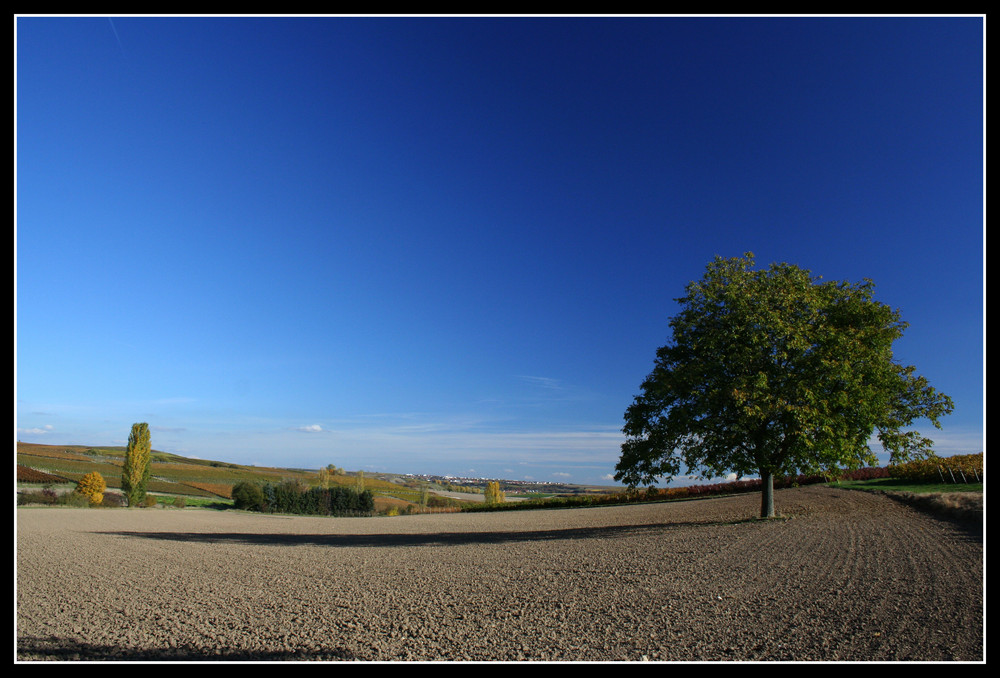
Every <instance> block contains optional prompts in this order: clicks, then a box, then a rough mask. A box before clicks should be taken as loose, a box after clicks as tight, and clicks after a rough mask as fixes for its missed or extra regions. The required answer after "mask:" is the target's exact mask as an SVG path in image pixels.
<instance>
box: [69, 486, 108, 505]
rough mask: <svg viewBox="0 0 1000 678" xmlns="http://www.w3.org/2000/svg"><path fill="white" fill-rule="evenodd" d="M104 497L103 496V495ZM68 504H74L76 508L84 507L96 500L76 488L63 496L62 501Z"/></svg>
mask: <svg viewBox="0 0 1000 678" xmlns="http://www.w3.org/2000/svg"><path fill="white" fill-rule="evenodd" d="M102 499H103V497H102ZM60 503H62V504H65V505H66V506H74V507H76V508H83V507H85V506H91V505H93V503H94V501H93V499H92V498H91V497H89V496H87V495H85V494H80V493H79V492H77V491H76V490H73V491H72V492H70V493H68V494H64V495H63V496H62V501H61V502H60Z"/></svg>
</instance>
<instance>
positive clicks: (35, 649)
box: [16, 487, 985, 662]
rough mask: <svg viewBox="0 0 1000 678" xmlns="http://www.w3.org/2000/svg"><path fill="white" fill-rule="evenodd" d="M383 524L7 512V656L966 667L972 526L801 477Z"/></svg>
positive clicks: (976, 628)
mask: <svg viewBox="0 0 1000 678" xmlns="http://www.w3.org/2000/svg"><path fill="white" fill-rule="evenodd" d="M776 503H777V506H778V510H779V512H780V513H781V514H782V515H783V517H782V518H779V519H775V520H758V519H756V518H755V517H754V515H755V513H756V511H757V509H758V506H759V498H758V496H757V495H745V496H738V497H727V498H719V499H707V500H700V501H688V502H675V503H661V504H649V505H633V506H621V507H604V508H590V509H571V510H547V511H514V512H503V513H480V514H440V515H416V516H406V517H397V518H316V517H288V516H261V515H253V514H246V513H240V512H235V511H231V512H217V511H209V510H201V509H183V510H180V509H158V510H157V509H134V510H128V509H66V508H21V509H18V510H17V557H16V560H17V573H16V586H17V588H16V604H17V620H16V622H17V628H16V638H17V651H16V652H17V654H16V656H17V659H18V660H21V661H25V660H154V661H164V660H188V661H191V660H199V661H200V660H211V659H219V660H372V661H385V660H481V661H486V660H561V661H568V660H591V661H601V660H618V661H641V660H644V659H648V660H654V661H656V660H658V661H685V660H712V661H719V660H761V661H791V660H797V661H910V660H913V661H917V660H920V661H942V660H945V661H946V660H961V661H974V662H982V661H985V654H984V653H985V649H984V630H985V620H984V586H983V581H984V569H983V563H984V561H983V538H982V529H981V524H980V525H976V524H975V523H971V524H970V523H960V522H955V521H950V520H947V519H944V518H942V517H940V516H935V515H932V514H929V513H927V512H924V511H921V510H919V509H917V508H915V507H913V506H910V505H908V504H906V503H902V502H899V501H894V500H893V499H892V498H890V497H888V496H885V495H878V494H869V493H864V492H857V491H849V490H841V489H833V488H824V487H802V488H796V489H789V490H782V491H779V492H778V493H777V495H776Z"/></svg>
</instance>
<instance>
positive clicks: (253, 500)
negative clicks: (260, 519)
mask: <svg viewBox="0 0 1000 678" xmlns="http://www.w3.org/2000/svg"><path fill="white" fill-rule="evenodd" d="M232 497H233V506H234V507H235V508H238V509H244V510H247V511H260V512H262V513H297V514H302V515H312V516H370V515H372V514H373V513H374V512H375V499H374V497H373V496H372V493H371V490H363V491H361V492H359V491H357V490H355V489H354V488H351V487H346V486H341V485H334V486H333V487H330V488H322V487H308V488H307V487H306V486H305V485H303V484H302V483H301V482H299V481H297V480H284V481H282V482H280V483H263V484H261V483H256V482H252V481H240V482H238V483H236V484H235V485H233V489H232Z"/></svg>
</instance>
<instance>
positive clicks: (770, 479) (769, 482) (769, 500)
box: [760, 471, 774, 518]
mask: <svg viewBox="0 0 1000 678" xmlns="http://www.w3.org/2000/svg"><path fill="white" fill-rule="evenodd" d="M760 517H761V518H773V517H774V474H773V473H771V472H770V471H763V472H761V474H760Z"/></svg>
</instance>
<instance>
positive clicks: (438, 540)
mask: <svg viewBox="0 0 1000 678" xmlns="http://www.w3.org/2000/svg"><path fill="white" fill-rule="evenodd" d="M767 522H768V521H763V520H759V519H757V518H748V519H744V520H726V521H703V522H697V521H693V522H680V523H654V524H648V525H626V526H605V527H575V528H564V529H558V530H532V531H517V532H434V533H427V534H398V533H397V534H287V533H270V534H268V533H260V532H135V531H115V532H98V533H97V534H107V535H115V536H120V537H130V538H134V539H153V540H165V541H179V542H186V543H202V544H243V545H248V546H330V547H366V546H368V547H382V548H386V547H388V548H393V547H412V546H463V545H479V544H506V543H512V542H540V541H558V540H575V539H583V540H586V539H608V538H615V539H620V538H622V537H629V536H643V535H652V534H657V533H662V532H663V531H665V530H675V529H679V528H684V527H691V528H704V527H712V526H716V527H721V526H729V525H738V524H741V523H757V524H765V523H767ZM779 522H780V521H779Z"/></svg>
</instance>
